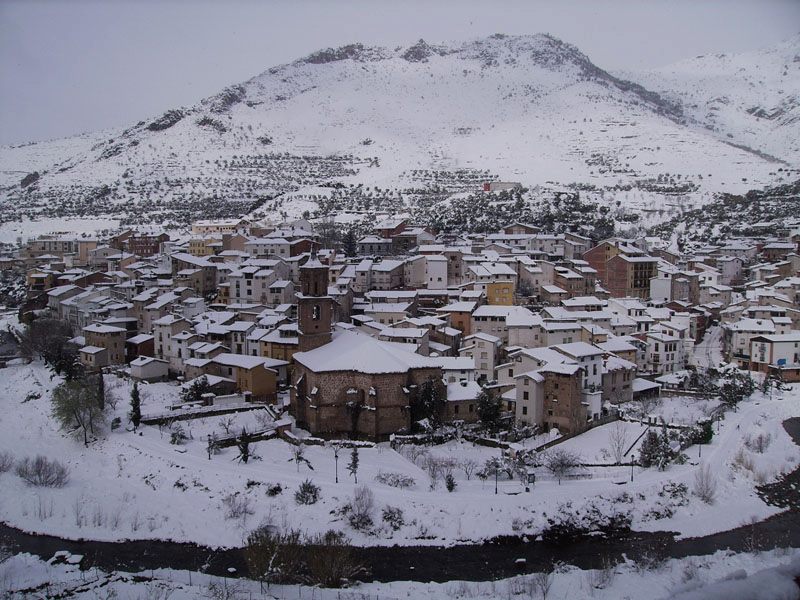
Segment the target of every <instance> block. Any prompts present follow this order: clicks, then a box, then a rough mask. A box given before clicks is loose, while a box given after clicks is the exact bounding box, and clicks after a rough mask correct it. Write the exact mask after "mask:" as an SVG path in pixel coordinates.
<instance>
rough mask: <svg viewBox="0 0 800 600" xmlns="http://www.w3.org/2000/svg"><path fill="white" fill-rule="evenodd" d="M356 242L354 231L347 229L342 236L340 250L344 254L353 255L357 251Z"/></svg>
mask: <svg viewBox="0 0 800 600" xmlns="http://www.w3.org/2000/svg"><path fill="white" fill-rule="evenodd" d="M357 244H358V241H357V240H356V233H355V231H354V230H353V229H348V230H347V232H346V233H345V234H344V237H343V238H342V250H344V254H345V256H355V255H356V253H357V251H358V246H357Z"/></svg>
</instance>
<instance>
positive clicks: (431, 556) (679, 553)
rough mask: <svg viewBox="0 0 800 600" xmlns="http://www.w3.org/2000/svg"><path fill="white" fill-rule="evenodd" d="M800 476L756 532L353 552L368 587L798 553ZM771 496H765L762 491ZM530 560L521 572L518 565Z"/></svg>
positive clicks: (188, 549) (122, 552) (105, 546)
mask: <svg viewBox="0 0 800 600" xmlns="http://www.w3.org/2000/svg"><path fill="white" fill-rule="evenodd" d="M784 428H785V429H786V431H787V432H788V433H789V435H791V436H792V439H793V440H794V442H795V443H796V444H798V445H800V418H792V419H788V420H787V421H785V422H784ZM798 482H800V469H797V470H795V471H794V472H793V473H791V474H789V475H787V476H785V477H784V478H782V479H781V480H779V481H777V482H775V483H771V484H767V485H766V486H761V488H759V493H761V494H762V497H764V499H765V501H766V502H767V503H769V504H775V505H777V506H789V507H791V508H789V510H786V511H784V512H782V513H779V514H777V515H774V516H773V517H770V518H768V519H766V520H764V521H761V522H759V523H755V524H753V525H745V526H742V527H738V528H736V529H732V530H729V531H723V532H720V533H715V534H712V535H707V536H703V537H697V538H684V539H681V540H676V539H675V534H674V533H671V532H634V533H632V534H631V535H630V536H628V537H626V538H621V539H613V538H612V539H606V540H603V539H594V538H593V539H590V540H584V541H580V542H577V543H574V544H569V545H564V546H553V545H550V544H546V543H544V542H525V541H523V540H522V539H519V538H516V537H511V538H507V539H496V540H493V541H491V542H487V543H485V544H481V545H462V546H452V547H436V546H394V547H369V548H359V547H356V548H354V551H355V553H356V555H357V556H358V558H359V559H360V561H361V562H362V563H363V564H365V565H366V566H367V567H368V570H369V574H368V575H367V576H366V577H365V579H367V580H369V581H381V582H387V581H402V580H413V581H438V582H444V581H452V580H467V581H487V580H491V579H499V578H503V577H510V576H512V575H516V574H519V573H523V572H532V571H537V570H541V569H542V568H543V567H546V566H548V565H551V564H552V563H554V562H563V563H566V564H570V565H574V566H576V567H579V568H582V569H591V568H599V567H601V566H603V564H604V563H607V562H608V561H611V562H621V561H622V560H624V558H625V557H627V558H629V559H633V560H638V559H641V558H645V557H648V558H655V557H658V558H684V557H687V556H702V555H705V554H712V553H714V552H716V551H717V550H726V549H730V550H733V551H735V552H744V551H754V550H767V549H772V548H777V547H795V548H796V547H800V511H798V510H797V509H796V508H797V504H792V503H793V502H796V499H797V497H798V496H797V494H798V490H797V488H798V487H800V486H798ZM764 490H766V492H765V491H764ZM0 538H4V539H5V540H6V541H7V542H8V543H9V544H10V545H11V547H12V549H13V550H14V551H18V552H30V553H32V554H36V555H38V556H41V557H43V558H45V559H48V558H50V557H51V556H53V554H55V553H56V552H57V551H59V550H67V551H68V552H70V553H72V554H82V555H84V557H85V562H84V563H83V564H82V566H83V567H84V568H88V567H93V566H97V567H99V568H100V569H103V570H106V571H112V570H121V571H129V572H139V571H147V570H149V569H158V568H173V569H181V570H191V571H203V572H206V573H209V574H213V575H221V576H224V575H230V574H231V572H230V571H229V569H230V568H234V569H236V571H235V572H236V573H237V574H240V575H246V574H247V566H246V564H245V561H244V558H243V555H242V551H241V549H239V548H234V549H229V550H214V549H211V548H206V547H203V546H197V545H195V544H184V543H176V542H165V541H153V540H143V541H127V542H95V541H83V542H78V541H70V540H64V539H61V538H56V537H51V536H45V535H32V534H27V533H24V532H22V531H20V530H18V529H15V528H12V527H8V526H6V525H0ZM520 558H524V559H525V563H524V564H523V566H522V567H520V566H519V563H517V562H516V561H517V560H518V559H520Z"/></svg>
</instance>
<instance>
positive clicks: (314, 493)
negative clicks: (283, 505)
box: [294, 479, 320, 504]
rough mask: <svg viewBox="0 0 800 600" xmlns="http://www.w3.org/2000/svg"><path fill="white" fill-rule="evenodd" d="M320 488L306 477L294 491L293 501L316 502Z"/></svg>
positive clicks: (301, 502) (299, 502)
mask: <svg viewBox="0 0 800 600" xmlns="http://www.w3.org/2000/svg"><path fill="white" fill-rule="evenodd" d="M319 495H320V488H319V486H318V485H314V483H313V482H312V481H311V480H310V479H306V480H305V481H304V482H303V483H301V484H300V487H299V488H297V491H296V492H295V493H294V501H295V502H297V503H298V504H316V503H317V501H318V500H319Z"/></svg>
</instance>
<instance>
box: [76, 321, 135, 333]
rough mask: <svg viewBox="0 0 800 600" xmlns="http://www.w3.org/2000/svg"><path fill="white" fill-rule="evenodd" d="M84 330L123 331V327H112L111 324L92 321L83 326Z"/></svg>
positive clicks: (92, 331) (99, 331) (93, 331)
mask: <svg viewBox="0 0 800 600" xmlns="http://www.w3.org/2000/svg"><path fill="white" fill-rule="evenodd" d="M83 330H84V331H88V332H89V333H125V331H126V330H125V329H124V328H123V327H114V326H113V325H103V324H102V323H92V324H91V325H87V326H86V327H84V328H83Z"/></svg>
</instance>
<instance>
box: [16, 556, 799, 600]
mask: <svg viewBox="0 0 800 600" xmlns="http://www.w3.org/2000/svg"><path fill="white" fill-rule="evenodd" d="M67 558H68V559H69V557H67ZM798 575H800V552H798V551H797V550H782V549H781V550H774V551H770V552H759V553H742V554H734V553H732V552H723V551H720V552H717V553H715V554H713V555H710V556H705V557H700V558H697V557H693V558H685V559H680V560H677V559H672V560H667V561H664V562H662V563H656V564H651V565H647V566H644V565H636V564H633V563H630V562H628V563H624V564H620V565H616V566H609V567H608V568H606V569H600V570H587V571H582V570H580V569H577V568H573V567H566V566H564V567H559V568H557V569H556V570H555V572H554V573H553V574H552V577H551V578H550V588H549V593H548V594H547V597H549V598H589V597H591V598H596V599H597V600H611V599H614V600H617V599H619V598H636V599H637V600H650V599H654V600H655V599H666V598H673V599H677V598H680V599H681V600H694V599H700V598H703V599H711V598H720V599H733V598H748V600H782V599H786V600H790V599H792V598H796V597H797V591H798V589H797V585H796V584H795V583H794V581H793V578H794V577H797V576H798ZM33 590H37V591H38V592H39V593H43V592H44V593H47V594H49V595H50V596H51V597H53V596H56V595H57V594H63V596H61V597H66V596H67V595H68V596H69V597H70V598H75V599H77V600H82V599H85V600H95V599H96V598H98V597H103V598H169V599H170V600H195V599H200V598H205V599H207V598H223V597H224V598H228V599H230V600H244V599H252V598H260V599H265V600H266V599H270V598H280V599H281V600H301V599H303V598H313V599H316V600H341V599H342V598H347V599H348V600H368V599H375V598H378V599H380V600H392V599H399V598H430V599H432V600H436V599H448V598H514V597H522V598H539V597H542V596H541V592H540V591H539V588H538V587H537V585H536V576H535V575H520V576H518V577H512V578H509V579H504V580H499V581H487V582H471V581H450V582H447V583H420V582H414V581H396V582H391V583H365V584H356V585H355V586H354V587H352V588H349V589H347V590H333V589H320V588H309V587H305V586H297V585H292V586H283V585H272V586H270V587H269V589H266V588H263V589H262V587H261V586H260V585H259V584H258V583H256V582H253V581H248V580H240V579H221V578H218V577H213V576H209V575H204V574H201V573H189V572H187V571H172V570H157V571H152V572H151V571H147V572H145V573H142V574H139V575H138V576H136V577H135V576H134V575H133V574H130V573H122V572H113V573H104V572H103V571H99V570H96V569H91V570H89V571H87V572H81V571H80V570H79V569H78V567H77V566H75V565H70V564H53V563H52V562H50V561H48V562H45V561H43V560H40V559H38V558H37V557H34V556H31V555H29V554H20V555H17V556H14V557H11V558H10V559H9V560H7V561H6V562H5V563H0V594H2V593H3V592H6V593H8V594H9V595H10V596H12V597H13V596H14V595H19V596H27V595H30V594H32V593H33Z"/></svg>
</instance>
